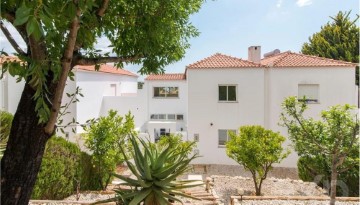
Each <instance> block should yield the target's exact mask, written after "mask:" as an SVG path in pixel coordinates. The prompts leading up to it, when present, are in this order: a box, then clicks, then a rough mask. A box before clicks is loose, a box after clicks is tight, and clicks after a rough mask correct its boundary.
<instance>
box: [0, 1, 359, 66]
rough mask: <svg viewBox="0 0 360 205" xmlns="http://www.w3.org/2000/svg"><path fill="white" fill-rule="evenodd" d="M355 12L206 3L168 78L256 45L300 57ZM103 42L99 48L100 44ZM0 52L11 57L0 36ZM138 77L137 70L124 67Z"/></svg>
mask: <svg viewBox="0 0 360 205" xmlns="http://www.w3.org/2000/svg"><path fill="white" fill-rule="evenodd" d="M349 10H352V13H351V18H352V19H354V17H355V15H356V13H358V12H359V1H358V0H216V1H212V0H207V1H206V2H205V3H204V4H203V6H202V8H201V10H200V11H199V12H198V13H196V14H194V15H193V16H192V17H191V22H192V23H193V25H195V27H196V28H197V29H198V30H199V31H200V36H198V37H196V38H193V39H191V40H190V43H191V48H190V49H188V50H187V52H186V55H185V56H184V58H183V59H182V60H181V61H180V62H177V63H174V64H171V65H168V66H167V67H166V68H165V70H166V73H182V72H184V70H185V67H186V65H189V64H191V63H194V62H196V61H198V60H201V59H203V58H206V57H208V56H210V55H213V54H215V53H217V52H220V53H223V54H226V55H231V56H234V57H239V58H243V59H247V48H248V47H249V46H252V45H260V46H261V50H262V54H263V53H266V52H269V51H272V50H274V49H276V48H278V49H280V50H281V51H287V50H291V51H293V52H299V51H300V50H301V46H302V44H303V43H304V42H307V41H308V38H309V36H311V35H312V34H313V33H315V32H318V31H319V30H320V28H321V26H322V25H324V24H326V23H327V22H328V21H330V20H331V19H330V18H329V16H335V15H336V14H337V13H338V12H339V11H349ZM104 42H106V41H104V40H100V41H99V43H100V44H103V43H104ZM0 44H1V45H0V49H1V48H4V50H5V51H7V52H10V53H11V52H14V51H13V50H12V49H11V48H10V46H9V44H8V43H7V42H6V39H5V38H4V36H3V35H2V33H1V35H0ZM124 67H125V69H127V70H130V71H132V72H137V71H138V68H139V66H133V65H126V66H124Z"/></svg>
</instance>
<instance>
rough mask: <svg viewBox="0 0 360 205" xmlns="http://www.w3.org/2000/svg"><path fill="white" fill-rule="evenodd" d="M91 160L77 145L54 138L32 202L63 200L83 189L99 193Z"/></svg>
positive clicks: (44, 161) (41, 169)
mask: <svg viewBox="0 0 360 205" xmlns="http://www.w3.org/2000/svg"><path fill="white" fill-rule="evenodd" d="M93 172H94V170H93V169H92V165H91V157H90V156H89V155H88V154H86V153H83V152H81V151H80V149H79V148H78V147H77V145H76V144H73V143H71V142H68V141H66V140H65V139H64V138H61V137H56V136H53V137H52V138H51V139H50V140H49V142H48V144H47V145H46V149H45V154H44V157H43V160H42V164H41V168H40V172H39V174H38V176H37V180H36V183H35V187H34V190H33V193H32V198H33V199H53V200H57V199H63V198H65V197H67V196H69V195H71V194H73V193H74V191H75V190H76V186H77V185H78V183H80V188H81V189H82V190H98V189H99V186H97V187H96V185H94V180H93V179H92V178H93Z"/></svg>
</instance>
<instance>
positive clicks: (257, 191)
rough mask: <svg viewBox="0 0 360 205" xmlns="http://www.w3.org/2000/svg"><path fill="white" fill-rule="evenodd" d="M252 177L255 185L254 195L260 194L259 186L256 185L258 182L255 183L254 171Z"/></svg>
mask: <svg viewBox="0 0 360 205" xmlns="http://www.w3.org/2000/svg"><path fill="white" fill-rule="evenodd" d="M252 177H253V180H254V186H255V194H256V196H260V194H261V190H260V189H261V186H260V188H259V186H258V183H257V181H256V173H255V174H254V173H252Z"/></svg>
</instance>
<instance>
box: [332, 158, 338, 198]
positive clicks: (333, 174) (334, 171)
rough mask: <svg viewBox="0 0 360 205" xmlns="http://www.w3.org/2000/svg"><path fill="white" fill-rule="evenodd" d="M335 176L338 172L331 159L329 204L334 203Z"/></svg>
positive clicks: (334, 162)
mask: <svg viewBox="0 0 360 205" xmlns="http://www.w3.org/2000/svg"><path fill="white" fill-rule="evenodd" d="M337 177H338V173H337V170H336V161H334V160H333V162H332V164H331V184H330V205H335V202H336V183H337Z"/></svg>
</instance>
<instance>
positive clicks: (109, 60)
mask: <svg viewBox="0 0 360 205" xmlns="http://www.w3.org/2000/svg"><path fill="white" fill-rule="evenodd" d="M140 58H142V57H141V56H139V55H134V56H124V57H99V58H84V57H78V58H77V59H76V61H75V65H95V64H104V63H118V62H130V61H134V60H138V59H140Z"/></svg>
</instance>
